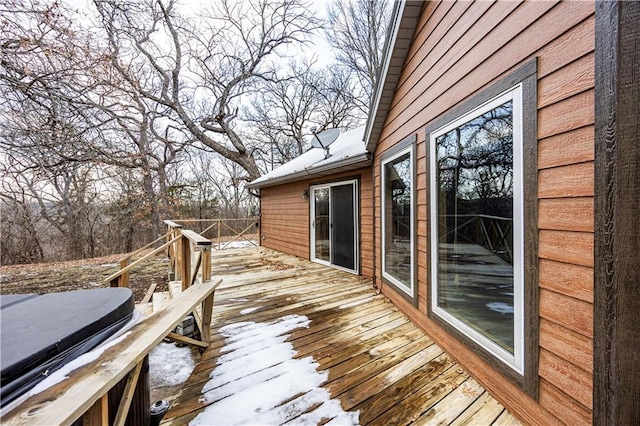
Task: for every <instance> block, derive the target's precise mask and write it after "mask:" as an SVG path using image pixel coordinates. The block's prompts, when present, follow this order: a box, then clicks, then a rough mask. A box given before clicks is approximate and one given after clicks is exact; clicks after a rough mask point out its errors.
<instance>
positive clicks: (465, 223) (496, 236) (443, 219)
mask: <svg viewBox="0 0 640 426" xmlns="http://www.w3.org/2000/svg"><path fill="white" fill-rule="evenodd" d="M439 221H440V227H441V229H442V228H444V229H446V233H445V235H442V236H441V238H442V241H451V240H455V241H463V242H467V243H472V244H478V245H480V246H482V247H484V248H486V249H487V250H489V251H491V252H492V253H494V254H495V255H497V256H499V257H501V258H502V259H504V260H505V261H507V262H508V263H511V264H512V263H513V219H512V218H508V217H500V216H490V215H485V214H477V215H464V214H463V215H441V216H440V217H439Z"/></svg>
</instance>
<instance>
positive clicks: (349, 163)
mask: <svg viewBox="0 0 640 426" xmlns="http://www.w3.org/2000/svg"><path fill="white" fill-rule="evenodd" d="M371 164H373V160H372V156H371V154H369V153H368V152H364V153H362V154H358V155H356V156H353V157H349V158H345V159H344V160H340V161H336V162H335V163H330V164H326V165H323V166H319V167H307V168H305V169H304V170H300V171H299V172H295V173H292V174H289V175H286V176H281V177H277V178H274V179H269V180H267V181H264V182H258V183H256V184H254V183H253V182H249V183H248V184H247V185H245V187H246V188H249V189H260V188H265V187H267V186H274V185H280V184H283V183H289V182H295V181H298V180H302V179H303V178H305V177H314V176H326V175H329V174H332V173H337V172H340V171H349V170H355V169H356V168H360V167H365V166H369V165H371ZM354 166H357V167H354ZM339 169H343V170H339Z"/></svg>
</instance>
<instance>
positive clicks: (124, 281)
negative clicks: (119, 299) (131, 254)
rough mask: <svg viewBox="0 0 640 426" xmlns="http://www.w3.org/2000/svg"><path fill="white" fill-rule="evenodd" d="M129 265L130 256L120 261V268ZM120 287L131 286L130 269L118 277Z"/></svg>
mask: <svg viewBox="0 0 640 426" xmlns="http://www.w3.org/2000/svg"><path fill="white" fill-rule="evenodd" d="M127 265H129V258H128V257H126V258H124V259H122V260H121V261H120V269H124V268H126V267H127ZM118 287H126V288H129V271H125V272H123V273H122V275H120V276H119V277H118Z"/></svg>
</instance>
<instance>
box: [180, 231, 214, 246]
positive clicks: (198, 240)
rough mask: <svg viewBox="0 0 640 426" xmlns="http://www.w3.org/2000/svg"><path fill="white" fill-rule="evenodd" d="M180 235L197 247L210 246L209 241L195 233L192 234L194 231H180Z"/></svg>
mask: <svg viewBox="0 0 640 426" xmlns="http://www.w3.org/2000/svg"><path fill="white" fill-rule="evenodd" d="M182 235H184V236H185V237H187V238H188V239H189V241H191V242H192V243H194V244H195V245H197V246H210V245H211V240H208V239H206V238H205V237H203V236H202V235H200V234H198V233H197V232H194V231H192V230H190V229H183V230H182Z"/></svg>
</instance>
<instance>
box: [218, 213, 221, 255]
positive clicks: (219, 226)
mask: <svg viewBox="0 0 640 426" xmlns="http://www.w3.org/2000/svg"><path fill="white" fill-rule="evenodd" d="M221 226H222V221H221V220H220V219H218V250H220V228H221Z"/></svg>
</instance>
